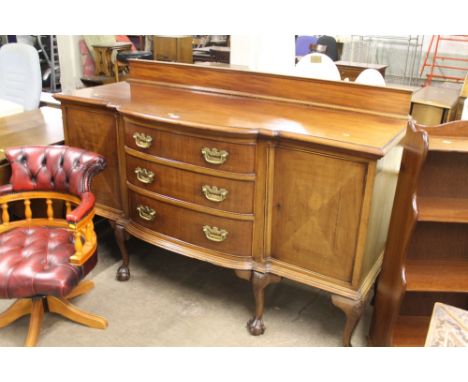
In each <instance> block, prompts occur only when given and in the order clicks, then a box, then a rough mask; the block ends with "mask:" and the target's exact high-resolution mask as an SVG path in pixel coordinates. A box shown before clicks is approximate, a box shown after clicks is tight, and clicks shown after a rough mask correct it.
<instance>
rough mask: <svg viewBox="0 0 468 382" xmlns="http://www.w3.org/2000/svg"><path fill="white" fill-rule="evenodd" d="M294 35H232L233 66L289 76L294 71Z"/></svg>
mask: <svg viewBox="0 0 468 382" xmlns="http://www.w3.org/2000/svg"><path fill="white" fill-rule="evenodd" d="M294 58H295V40H294V35H293V34H287V33H282V34H277V35H274V34H268V35H266V34H265V35H262V34H255V35H231V64H233V65H243V66H247V67H248V68H249V69H251V70H256V71H261V72H273V73H284V74H289V73H291V72H292V71H293V69H294V65H295V62H294Z"/></svg>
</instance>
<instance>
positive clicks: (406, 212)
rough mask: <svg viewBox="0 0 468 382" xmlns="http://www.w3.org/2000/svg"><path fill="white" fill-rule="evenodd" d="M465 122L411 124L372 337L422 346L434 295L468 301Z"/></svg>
mask: <svg viewBox="0 0 468 382" xmlns="http://www.w3.org/2000/svg"><path fill="white" fill-rule="evenodd" d="M467 131H468V122H465V121H456V122H450V123H447V124H444V125H440V126H435V127H424V129H423V128H422V126H418V125H416V126H414V125H413V124H411V125H410V126H409V128H408V133H407V138H406V143H405V151H404V153H403V159H402V165H401V172H400V177H399V180H398V186H397V191H396V195H395V204H394V207H393V213H392V219H391V223H390V229H389V234H388V241H387V246H386V250H385V255H384V262H383V269H382V273H381V275H380V277H379V282H378V284H377V295H376V299H375V308H374V315H373V318H372V326H371V332H370V343H371V344H372V345H375V346H424V342H425V339H426V335H427V331H428V327H429V321H430V317H431V313H432V311H433V307H434V303H436V302H440V303H444V304H448V305H454V306H457V307H459V308H462V309H467V308H468V177H467V175H466V174H467V173H468V133H467Z"/></svg>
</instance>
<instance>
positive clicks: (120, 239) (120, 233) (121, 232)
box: [114, 224, 130, 281]
mask: <svg viewBox="0 0 468 382" xmlns="http://www.w3.org/2000/svg"><path fill="white" fill-rule="evenodd" d="M114 232H115V238H116V240H117V245H118V246H119V249H120V255H121V256H122V265H121V266H120V267H119V269H118V270H117V275H116V278H117V280H118V281H127V280H129V279H130V269H129V268H128V264H129V262H130V260H129V257H128V252H127V247H126V245H125V241H126V240H127V239H128V236H127V233H126V231H125V229H124V227H123V226H121V225H120V224H115V231H114Z"/></svg>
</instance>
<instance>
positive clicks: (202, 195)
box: [127, 155, 255, 214]
mask: <svg viewBox="0 0 468 382" xmlns="http://www.w3.org/2000/svg"><path fill="white" fill-rule="evenodd" d="M137 169H141V170H142V171H140V173H139V175H137V174H136V172H135V171H136V170H137ZM147 171H150V172H152V173H153V174H154V176H151V173H150V174H149V176H148V175H147V174H148V172H147ZM151 179H153V180H152V181H151ZM127 180H128V181H129V182H130V183H132V184H134V185H135V186H138V187H140V188H144V189H146V190H149V191H153V192H157V193H158V194H161V195H167V196H170V197H172V198H175V199H179V200H184V201H187V202H191V203H196V204H200V205H204V206H208V207H212V208H217V209H220V210H224V211H232V212H237V213H243V214H251V213H253V199H254V185H255V184H254V182H251V181H240V180H233V179H226V178H221V177H216V176H211V175H204V174H197V173H195V172H192V171H187V170H182V169H178V168H174V167H170V166H165V165H161V164H157V163H152V162H148V161H145V160H143V159H139V158H135V157H132V156H130V155H127ZM148 181H150V183H145V182H148ZM214 187H216V188H217V190H216V189H215V188H214Z"/></svg>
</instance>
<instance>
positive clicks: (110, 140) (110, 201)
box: [63, 105, 123, 212]
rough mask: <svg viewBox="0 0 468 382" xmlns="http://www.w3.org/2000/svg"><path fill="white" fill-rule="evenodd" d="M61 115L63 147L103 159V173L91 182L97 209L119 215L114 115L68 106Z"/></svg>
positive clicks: (120, 205) (93, 109) (120, 207)
mask: <svg viewBox="0 0 468 382" xmlns="http://www.w3.org/2000/svg"><path fill="white" fill-rule="evenodd" d="M63 112H64V116H65V126H66V135H65V136H66V144H67V145H69V146H75V147H80V148H83V149H86V150H90V151H94V152H96V153H98V154H101V155H103V156H104V157H105V158H106V161H107V166H106V168H105V170H104V171H103V172H102V173H101V174H99V175H98V176H96V177H95V178H94V179H93V184H92V191H93V193H94V194H95V196H96V202H97V203H98V204H100V206H99V207H101V208H104V209H107V210H109V211H112V212H118V211H121V210H122V204H121V199H120V186H119V165H118V156H117V119H116V117H115V115H114V114H113V113H112V112H108V111H104V110H99V109H95V108H91V107H90V108H81V107H74V106H73V107H72V106H68V105H67V106H65V107H64V109H63ZM122 176H123V174H122ZM115 210H117V211H115Z"/></svg>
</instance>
